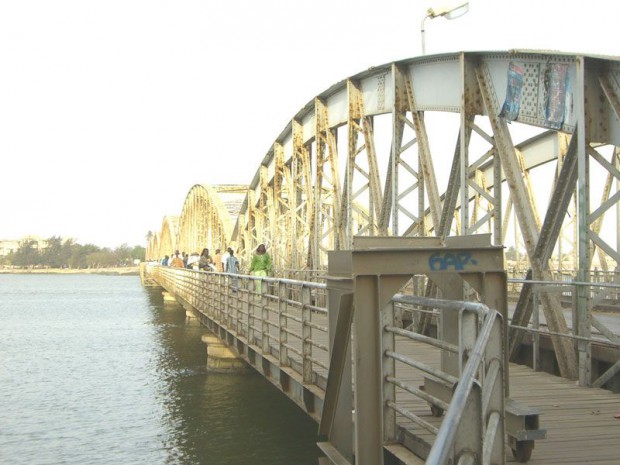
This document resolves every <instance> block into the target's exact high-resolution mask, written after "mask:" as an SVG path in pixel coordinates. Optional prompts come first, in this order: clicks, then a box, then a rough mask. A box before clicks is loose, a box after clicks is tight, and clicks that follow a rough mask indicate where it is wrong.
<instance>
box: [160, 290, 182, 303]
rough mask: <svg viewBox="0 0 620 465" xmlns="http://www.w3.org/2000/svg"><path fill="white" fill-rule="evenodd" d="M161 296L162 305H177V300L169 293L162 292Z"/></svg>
mask: <svg viewBox="0 0 620 465" xmlns="http://www.w3.org/2000/svg"><path fill="white" fill-rule="evenodd" d="M162 295H163V296H164V304H176V303H178V302H177V299H176V298H175V297H174V296H173V295H172V294H170V292H167V291H163V292H162Z"/></svg>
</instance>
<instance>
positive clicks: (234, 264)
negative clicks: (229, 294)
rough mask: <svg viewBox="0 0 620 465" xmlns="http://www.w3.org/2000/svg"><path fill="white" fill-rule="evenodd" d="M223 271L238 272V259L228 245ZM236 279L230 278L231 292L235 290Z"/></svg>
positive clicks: (236, 287)
mask: <svg viewBox="0 0 620 465" xmlns="http://www.w3.org/2000/svg"><path fill="white" fill-rule="evenodd" d="M225 271H226V273H231V274H238V273H239V260H237V257H235V253H234V252H233V249H232V248H230V247H228V258H227V259H226V268H225ZM237 281H238V278H232V290H233V292H237V289H238V285H237Z"/></svg>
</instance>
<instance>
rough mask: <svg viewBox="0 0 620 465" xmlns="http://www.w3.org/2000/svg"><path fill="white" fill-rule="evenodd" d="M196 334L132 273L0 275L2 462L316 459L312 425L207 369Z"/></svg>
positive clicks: (256, 383)
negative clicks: (124, 274)
mask: <svg viewBox="0 0 620 465" xmlns="http://www.w3.org/2000/svg"><path fill="white" fill-rule="evenodd" d="M205 332H206V330H205V329H204V328H202V327H200V326H198V325H196V324H186V322H185V311H184V310H183V309H182V308H181V307H180V306H178V305H174V304H173V305H169V304H166V306H164V305H163V300H162V296H161V290H152V289H145V288H143V287H142V285H141V284H140V279H139V278H138V277H137V276H98V275H0V464H7V465H8V464H10V465H17V464H28V465H33V464H54V465H55V464H80V465H84V464H89V465H92V464H149V465H150V464H213V465H220V464H221V465H237V464H239V465H240V464H256V465H263V464H264V465H266V464H270V465H279V464H282V465H284V464H287V465H288V464H301V465H303V464H313V465H314V464H316V463H317V451H316V446H315V441H316V431H317V425H316V423H314V422H313V421H312V420H311V419H310V418H309V417H307V416H306V415H305V414H304V413H303V412H302V411H301V409H299V408H298V407H297V406H296V405H295V404H294V403H293V402H292V401H290V400H289V399H287V398H286V397H285V396H284V395H282V394H281V393H280V392H279V391H278V390H277V389H276V388H275V387H273V386H272V385H271V384H270V383H269V382H268V381H266V380H264V379H263V378H262V377H261V376H259V375H257V374H255V373H253V372H250V373H248V374H243V375H239V374H236V375H222V374H213V373H207V372H206V369H205V365H206V348H205V346H204V344H203V343H202V342H201V340H200V337H201V335H202V334H204V333H205Z"/></svg>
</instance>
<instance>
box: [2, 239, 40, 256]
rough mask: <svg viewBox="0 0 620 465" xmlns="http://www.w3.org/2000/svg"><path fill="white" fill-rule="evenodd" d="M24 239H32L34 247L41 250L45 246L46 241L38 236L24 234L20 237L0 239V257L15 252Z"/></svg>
mask: <svg viewBox="0 0 620 465" xmlns="http://www.w3.org/2000/svg"><path fill="white" fill-rule="evenodd" d="M24 241H34V246H35V248H36V249H39V250H43V249H45V248H46V247H47V241H46V240H45V239H41V238H40V237H38V236H24V237H22V238H21V239H17V240H16V239H7V240H4V239H0V257H6V256H7V255H9V254H10V253H11V252H13V253H14V252H17V249H19V246H20V244H21V243H22V242H24Z"/></svg>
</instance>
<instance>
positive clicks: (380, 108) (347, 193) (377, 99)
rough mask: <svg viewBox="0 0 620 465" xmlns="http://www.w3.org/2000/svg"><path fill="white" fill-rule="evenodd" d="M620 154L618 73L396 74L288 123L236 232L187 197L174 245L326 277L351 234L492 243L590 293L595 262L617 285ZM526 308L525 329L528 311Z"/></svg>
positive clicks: (499, 66)
mask: <svg viewBox="0 0 620 465" xmlns="http://www.w3.org/2000/svg"><path fill="white" fill-rule="evenodd" d="M619 145H620V60H619V59H618V58H611V57H609V58H606V57H598V56H585V55H575V54H568V53H548V52H542V51H518V50H511V51H507V52H471V53H470V52H467V53H452V54H444V55H437V56H424V57H417V58H412V59H408V60H402V61H398V62H393V63H388V64H385V65H381V66H376V67H371V68H369V69H368V70H366V71H363V72H361V73H359V74H356V75H354V76H352V77H350V78H347V79H345V80H343V81H341V82H339V83H337V84H335V85H333V86H332V87H330V88H329V89H327V90H325V91H324V92H322V93H320V94H319V95H317V96H315V97H313V98H312V99H311V100H310V101H309V102H308V103H307V104H306V105H305V106H304V107H303V108H302V109H301V110H300V111H298V112H297V113H296V114H295V115H293V117H292V118H291V120H290V122H289V123H288V124H287V125H286V126H285V127H284V129H283V130H282V132H281V133H280V134H279V135H278V136H277V137H276V138H275V140H274V143H273V144H272V145H271V147H269V149H268V150H267V153H266V154H265V156H264V157H263V159H262V161H261V162H260V164H259V166H258V169H257V171H256V173H255V175H254V177H253V179H252V181H251V183H250V185H249V188H248V189H247V195H246V196H245V200H244V201H243V203H242V204H241V205H240V206H239V210H238V214H236V215H232V217H233V218H236V223H234V225H233V226H232V227H229V225H228V223H226V221H227V220H226V219H225V218H227V217H226V215H225V214H224V211H223V210H222V208H221V206H220V205H219V204H218V203H217V200H215V198H216V197H217V195H214V193H213V192H211V191H209V188H207V187H204V186H203V187H196V186H195V192H193V191H194V188H192V191H190V195H188V198H187V199H186V204H185V205H184V213H183V214H182V220H181V222H182V225H181V229H182V231H183V232H182V234H181V235H180V236H179V238H178V241H179V242H178V243H179V245H180V246H181V247H187V248H189V249H190V250H188V251H191V250H192V249H193V248H195V247H197V246H198V245H199V244H198V243H197V242H191V241H192V240H196V241H202V242H203V243H204V244H205V245H206V246H210V248H215V247H218V246H225V245H226V243H228V244H235V245H236V247H237V248H238V249H239V252H240V256H241V258H242V259H245V260H248V259H249V257H250V256H251V253H252V251H253V250H254V248H255V247H256V246H257V245H258V244H259V243H263V242H264V243H266V244H267V245H268V247H269V250H270V252H271V254H272V256H273V258H274V263H275V266H276V267H277V268H279V269H293V270H322V269H324V268H325V266H326V257H327V251H328V250H333V249H335V250H339V249H350V248H352V243H353V238H354V236H356V235H399V236H400V235H413V236H428V235H432V236H439V237H447V236H453V235H463V236H467V235H475V234H481V233H485V234H490V236H491V238H492V242H493V243H494V244H496V245H504V246H507V245H510V244H511V241H512V244H514V245H515V246H517V247H522V249H523V255H524V256H525V257H526V258H527V266H528V268H529V270H530V272H531V274H532V276H533V277H534V278H535V279H540V280H551V279H552V275H551V264H552V262H553V260H554V256H557V255H559V263H560V267H561V266H562V263H563V262H564V258H565V257H564V256H563V255H568V256H569V258H570V260H569V262H570V265H569V266H570V268H571V270H572V272H573V279H574V280H576V281H579V282H588V281H590V280H591V271H592V270H593V268H594V266H597V265H594V263H598V264H599V265H598V266H600V267H602V268H604V269H607V270H616V273H615V274H614V275H613V279H614V280H615V281H616V282H618V281H620V278H619V273H618V270H619V269H620V252H619V250H620V232H619V231H620V206H619V205H620V149H619V148H618V147H619ZM537 173H544V174H543V175H542V176H538V177H537V176H536V174H537ZM217 194H218V195H220V194H221V192H218V193H217ZM201 209H205V210H201ZM199 211H200V212H203V213H204V214H206V216H207V217H209V218H210V220H209V221H210V223H209V225H208V226H202V228H203V229H200V228H201V226H199V225H198V223H197V221H198V220H197V218H198V216H200V215H202V214H203V213H200V214H198V213H197V212H199ZM209 215H212V216H209ZM169 229H170V228H169ZM566 230H568V232H567V231H566ZM166 234H168V236H169V233H166V231H165V230H164V229H162V233H161V236H160V240H159V242H160V245H159V249H160V253H161V251H163V250H162V249H163V248H165V247H168V246H169V244H170V240H171V239H169V237H168V236H167V235H166ZM194 238H195V239H194ZM227 239H228V240H227ZM173 248H174V247H173ZM595 259H596V260H597V261H596V262H595V261H594V260H595ZM554 266H555V265H554ZM522 292H525V291H522ZM579 293H580V294H579V295H580V297H578V299H577V300H578V306H579V308H578V309H577V314H578V315H579V317H578V320H579V321H577V322H575V325H577V326H579V328H580V329H579V330H580V331H581V333H582V334H583V335H584V336H586V337H587V336H588V335H589V332H590V323H589V322H590V317H589V313H588V312H589V309H588V305H590V304H589V303H588V301H589V300H588V299H590V301H591V300H592V296H591V295H589V294H588V296H586V291H585V290H584V289H581V290H579ZM540 298H541V301H542V304H543V305H542V306H543V309H544V312H545V317H546V320H547V323H548V325H549V329H550V330H551V331H552V332H555V333H558V334H568V332H569V330H568V328H567V324H566V321H565V319H564V317H563V315H562V311H561V307H560V304H559V301H558V298H557V296H553V295H551V294H544V293H543V294H542V295H541V297H540ZM597 298H598V297H597V296H595V297H594V300H596V299H597ZM525 300H527V299H525ZM530 300H531V299H530ZM520 305H521V304H519V305H518V307H517V310H516V312H515V318H516V322H517V324H520V325H522V326H523V325H525V326H527V324H528V321H529V319H530V317H531V308H530V307H528V305H527V304H524V307H520ZM596 324H597V325H599V326H600V322H597V323H596ZM553 342H554V349H555V352H556V354H557V357H558V364H559V369H560V371H561V373H562V374H563V375H564V376H567V377H570V378H575V377H577V372H576V367H577V364H576V360H575V354H574V349H573V347H572V343H571V342H569V341H568V340H561V338H559V337H554V340H553ZM511 350H512V349H511ZM580 357H583V358H584V359H588V358H589V357H590V354H589V353H588V350H587V349H584V351H583V353H580ZM585 365H587V363H586V364H585ZM579 375H580V376H586V377H587V376H588V375H587V372H585V371H584V372H580V373H579ZM584 384H588V383H587V382H584Z"/></svg>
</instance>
